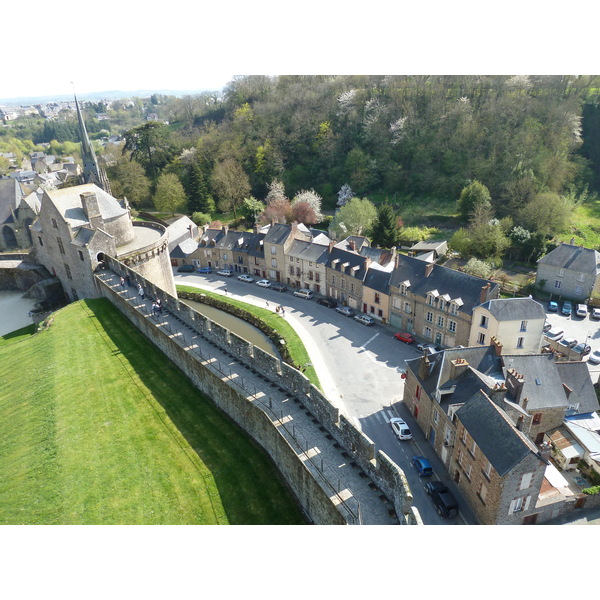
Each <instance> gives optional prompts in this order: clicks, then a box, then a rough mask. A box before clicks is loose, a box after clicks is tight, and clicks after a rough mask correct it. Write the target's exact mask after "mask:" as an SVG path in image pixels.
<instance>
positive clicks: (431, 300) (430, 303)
mask: <svg viewBox="0 0 600 600" xmlns="http://www.w3.org/2000/svg"><path fill="white" fill-rule="evenodd" d="M427 304H429V306H433V296H432V295H431V294H427Z"/></svg>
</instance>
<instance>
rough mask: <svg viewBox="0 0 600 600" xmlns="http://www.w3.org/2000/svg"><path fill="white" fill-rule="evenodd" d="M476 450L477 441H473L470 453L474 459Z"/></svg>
mask: <svg viewBox="0 0 600 600" xmlns="http://www.w3.org/2000/svg"><path fill="white" fill-rule="evenodd" d="M475 450H477V444H476V443H475V440H473V441H472V443H471V447H470V448H469V452H470V453H471V456H473V457H475Z"/></svg>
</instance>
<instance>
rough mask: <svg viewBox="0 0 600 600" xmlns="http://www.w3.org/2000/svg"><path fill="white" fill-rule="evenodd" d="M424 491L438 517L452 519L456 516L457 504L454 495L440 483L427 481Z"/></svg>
mask: <svg viewBox="0 0 600 600" xmlns="http://www.w3.org/2000/svg"><path fill="white" fill-rule="evenodd" d="M425 491H426V492H427V493H428V494H429V495H430V496H431V499H432V500H433V504H434V505H435V507H436V509H437V512H438V515H440V517H446V518H453V517H456V515H457V514H458V502H457V500H456V498H455V497H454V494H453V493H452V492H451V491H450V490H449V489H448V487H447V486H446V484H445V483H442V482H441V481H429V482H427V483H426V484H425Z"/></svg>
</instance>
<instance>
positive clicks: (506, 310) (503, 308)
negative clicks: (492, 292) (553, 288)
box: [481, 298, 546, 321]
mask: <svg viewBox="0 0 600 600" xmlns="http://www.w3.org/2000/svg"><path fill="white" fill-rule="evenodd" d="M481 307H482V308H485V309H486V310H489V311H490V313H491V314H492V315H494V318H495V319H496V320H497V321H533V320H535V319H545V318H546V311H545V310H544V307H543V306H542V305H541V304H540V303H539V302H536V301H535V300H533V299H532V298H497V299H495V300H488V301H487V302H484V303H483V304H482V305H481Z"/></svg>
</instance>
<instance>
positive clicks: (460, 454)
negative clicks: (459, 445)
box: [457, 450, 463, 467]
mask: <svg viewBox="0 0 600 600" xmlns="http://www.w3.org/2000/svg"><path fill="white" fill-rule="evenodd" d="M457 462H458V464H459V465H460V466H461V467H462V463H463V451H462V450H460V451H459V453H458V459H457Z"/></svg>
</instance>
